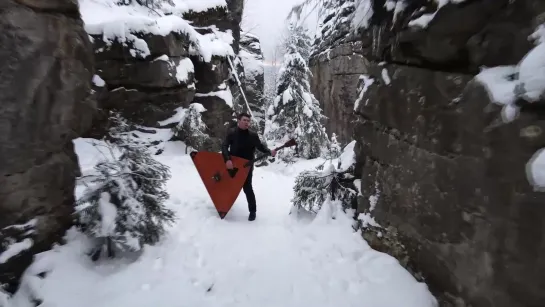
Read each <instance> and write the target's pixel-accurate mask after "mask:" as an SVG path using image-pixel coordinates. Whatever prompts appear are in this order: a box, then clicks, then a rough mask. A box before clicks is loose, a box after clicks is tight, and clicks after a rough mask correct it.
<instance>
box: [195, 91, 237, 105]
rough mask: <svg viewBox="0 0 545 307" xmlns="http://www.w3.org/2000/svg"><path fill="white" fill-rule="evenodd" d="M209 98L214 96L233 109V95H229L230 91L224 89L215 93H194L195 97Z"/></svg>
mask: <svg viewBox="0 0 545 307" xmlns="http://www.w3.org/2000/svg"><path fill="white" fill-rule="evenodd" d="M210 96H216V97H219V98H220V99H222V100H223V101H225V103H226V104H227V105H228V106H230V107H231V108H232V107H233V94H232V93H231V90H229V89H226V90H222V91H215V92H210V93H196V94H195V97H210Z"/></svg>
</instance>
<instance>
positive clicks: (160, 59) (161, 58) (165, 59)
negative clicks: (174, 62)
mask: <svg viewBox="0 0 545 307" xmlns="http://www.w3.org/2000/svg"><path fill="white" fill-rule="evenodd" d="M155 61H164V62H168V63H170V58H169V57H168V55H166V54H163V55H160V56H158V57H156V58H155V59H153V61H152V62H155Z"/></svg>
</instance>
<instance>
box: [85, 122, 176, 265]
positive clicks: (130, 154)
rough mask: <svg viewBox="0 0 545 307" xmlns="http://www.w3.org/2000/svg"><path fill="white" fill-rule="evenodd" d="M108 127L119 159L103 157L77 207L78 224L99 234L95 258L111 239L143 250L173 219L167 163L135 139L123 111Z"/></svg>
mask: <svg viewBox="0 0 545 307" xmlns="http://www.w3.org/2000/svg"><path fill="white" fill-rule="evenodd" d="M112 121H113V122H114V123H116V125H115V126H114V127H113V128H112V129H111V130H110V137H109V140H110V141H109V144H110V146H111V147H112V152H113V147H114V146H117V147H118V148H119V150H120V151H121V152H122V154H121V156H120V157H119V158H118V159H111V160H104V161H101V162H99V163H98V164H97V165H96V166H95V169H96V171H97V173H98V175H96V176H93V178H92V179H91V180H90V181H89V185H88V186H87V189H86V191H85V192H84V194H83V196H82V197H81V198H79V199H78V200H77V203H76V213H77V216H78V218H79V226H80V228H81V229H82V230H83V231H84V232H85V233H86V234H87V235H89V236H90V237H92V238H96V239H98V241H99V242H98V244H97V249H96V250H95V251H94V252H93V259H97V258H98V257H99V256H100V252H101V250H102V249H103V248H104V247H106V248H107V250H108V254H109V255H110V256H113V250H112V246H111V244H113V245H114V246H115V247H117V248H118V249H120V250H132V251H137V250H140V249H141V248H142V247H143V245H144V244H150V245H153V244H154V243H156V242H158V241H159V240H160V238H161V237H162V235H163V234H164V233H165V227H166V225H167V224H169V223H171V222H173V221H174V212H173V211H171V210H170V209H168V208H166V207H165V206H164V201H165V200H166V199H167V198H168V197H169V195H168V193H167V192H166V190H165V188H164V184H165V183H166V181H167V180H168V179H169V178H170V172H169V169H168V167H167V166H165V165H163V164H161V163H159V162H158V161H156V160H155V159H154V158H153V156H152V155H151V153H150V152H149V151H148V149H147V147H146V144H138V143H136V142H133V141H131V138H130V136H129V134H128V133H129V131H128V126H127V124H126V123H125V122H124V121H123V120H120V118H119V117H114V118H112Z"/></svg>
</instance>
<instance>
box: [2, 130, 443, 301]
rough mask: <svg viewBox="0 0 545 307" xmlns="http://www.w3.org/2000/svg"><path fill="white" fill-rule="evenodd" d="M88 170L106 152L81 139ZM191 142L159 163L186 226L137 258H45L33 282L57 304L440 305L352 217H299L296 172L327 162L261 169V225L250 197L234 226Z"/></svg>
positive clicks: (180, 224)
mask: <svg viewBox="0 0 545 307" xmlns="http://www.w3.org/2000/svg"><path fill="white" fill-rule="evenodd" d="M75 143H76V150H77V151H78V155H79V158H80V164H82V166H85V167H86V168H87V169H88V166H89V164H92V163H93V161H96V159H97V158H98V157H100V156H103V153H99V152H97V151H94V150H93V148H94V147H93V146H86V145H85V143H86V142H85V140H82V139H80V140H76V142H75ZM184 152H185V148H184V146H183V144H181V143H167V144H166V146H165V151H164V153H163V154H161V155H159V156H157V159H158V160H160V161H161V162H162V163H165V164H167V165H168V166H169V167H170V170H171V173H172V179H171V180H170V181H169V183H168V191H169V193H170V200H169V202H168V206H169V207H170V208H173V209H174V210H175V211H176V214H177V218H178V220H177V223H176V224H175V225H174V226H172V227H171V228H170V229H169V232H168V235H167V236H166V237H165V238H164V239H163V240H162V242H160V243H159V244H157V245H155V246H151V247H146V248H145V249H144V251H143V253H142V254H141V255H140V256H139V257H138V258H135V259H133V260H126V259H125V260H100V261H99V262H98V263H93V262H92V261H91V260H90V259H89V258H88V257H87V256H86V255H85V254H84V253H85V252H86V251H87V249H86V240H84V238H83V237H82V236H81V235H80V234H78V233H76V232H75V231H70V232H69V233H68V238H69V243H68V244H67V245H65V246H63V247H59V248H56V249H54V250H53V251H49V252H45V253H43V254H41V255H39V256H38V257H37V261H36V262H35V263H34V264H33V266H32V267H31V268H30V269H29V270H28V273H29V274H30V273H37V272H42V271H47V272H49V273H48V274H47V276H46V278H45V279H43V280H42V279H39V278H37V277H35V278H33V279H30V278H27V279H26V281H25V283H26V286H25V287H23V290H22V291H20V292H19V294H18V295H17V296H16V297H15V298H14V299H13V300H12V302H13V303H15V306H16V307H26V306H30V305H27V304H25V303H24V302H23V301H24V300H23V299H22V298H23V297H24V295H25V294H26V293H25V292H26V290H25V289H26V288H27V287H28V285H32V288H33V289H34V291H35V292H36V294H38V296H40V297H41V298H42V299H43V304H42V305H40V306H48V307H49V306H51V307H53V306H54V307H74V306H78V307H110V306H111V307H124V306H130V307H139V306H142V307H144V306H145V307H149V306H161V307H170V306H172V307H174V306H176V307H181V306H187V307H195V306H199V307H206V306H214V307H217V306H222V307H227V306H237V307H246V306H248V307H254V306H275V307H290V306H294V307H295V306H297V307H305V306H313V307H320V306H343V307H348V306H358V307H362V306H369V307H412V306H414V307H427V306H435V303H434V302H435V299H434V298H433V296H432V295H431V294H430V293H429V291H428V289H427V286H426V285H425V284H423V283H418V282H416V281H415V279H414V278H413V277H412V276H411V275H410V274H409V273H408V272H407V271H406V270H405V269H403V268H402V267H401V266H400V265H399V264H398V262H397V261H396V260H395V259H394V258H392V257H390V256H388V255H386V254H383V253H380V252H377V251H374V250H372V249H371V248H370V247H369V246H368V245H367V244H366V242H365V241H364V240H363V239H362V238H361V235H360V234H359V233H357V232H353V230H352V228H351V223H352V221H351V219H350V218H349V216H347V215H344V214H337V218H336V219H335V220H333V219H331V218H330V216H331V215H330V213H328V212H326V211H325V210H324V212H322V213H321V214H319V215H318V216H317V217H316V218H315V219H314V220H311V219H305V220H297V219H296V218H294V215H289V214H288V213H289V212H290V209H291V205H290V199H291V198H292V196H293V191H292V187H293V184H294V178H295V176H296V175H297V174H298V173H299V172H300V171H301V170H303V169H310V168H313V167H314V166H316V165H317V164H319V163H321V161H319V160H313V161H312V160H311V161H303V162H298V163H296V164H295V165H292V166H281V165H275V164H273V165H270V166H266V167H260V168H257V169H256V170H255V174H254V189H255V191H256V196H257V202H258V212H257V213H258V214H257V219H256V220H255V221H253V222H249V221H248V220H247V216H248V209H247V205H246V199H245V196H244V194H243V193H242V192H241V194H240V195H239V198H238V200H237V201H236V203H235V205H234V206H233V208H232V209H231V211H230V212H229V214H228V215H227V217H226V218H225V219H224V220H221V219H220V218H219V217H218V214H217V212H216V211H215V209H214V206H213V205H212V203H211V201H210V198H209V196H208V194H207V192H206V189H205V187H204V185H203V184H202V182H201V180H200V178H199V175H198V173H197V172H196V170H195V168H194V166H193V163H192V161H191V159H190V157H189V156H188V155H185V154H184Z"/></svg>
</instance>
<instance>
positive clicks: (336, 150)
mask: <svg viewBox="0 0 545 307" xmlns="http://www.w3.org/2000/svg"><path fill="white" fill-rule="evenodd" d="M341 151H342V150H341V145H340V144H339V142H338V141H337V135H336V134H335V133H332V134H331V139H330V141H329V144H328V145H327V150H325V151H324V153H323V158H324V159H327V160H333V159H337V158H338V157H340V156H341Z"/></svg>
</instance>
